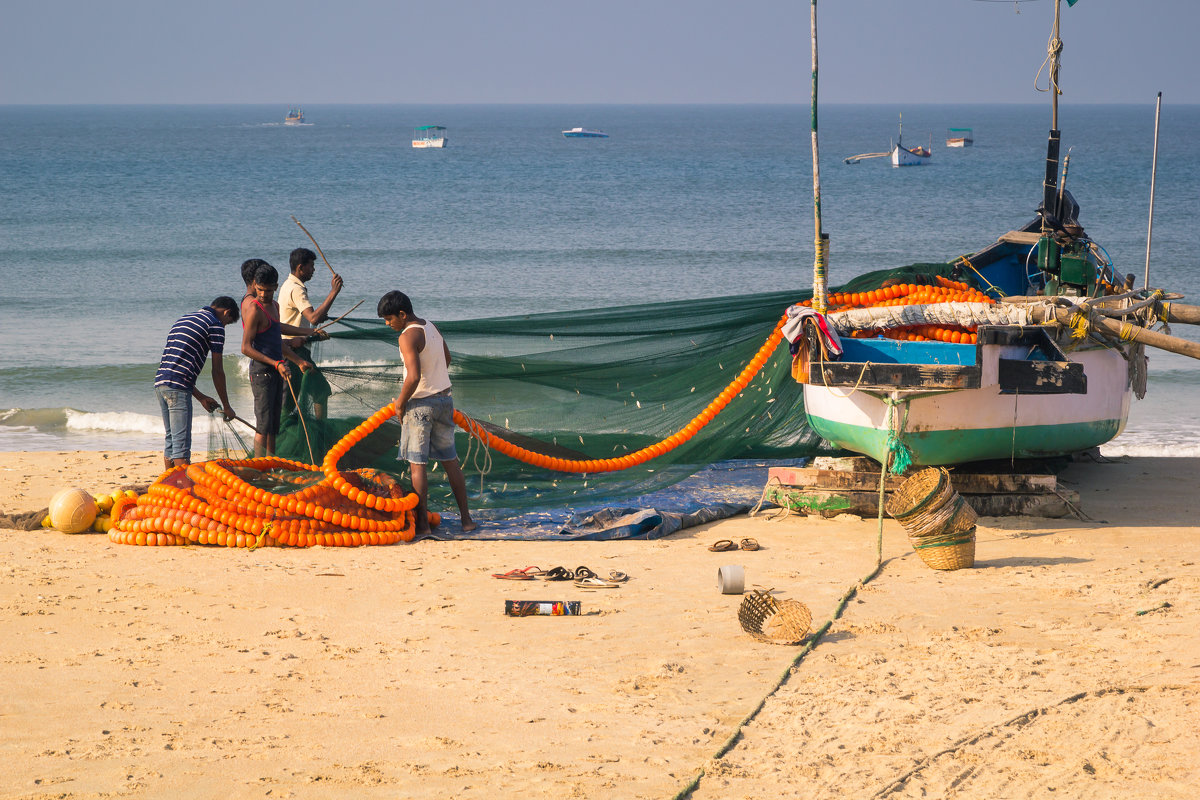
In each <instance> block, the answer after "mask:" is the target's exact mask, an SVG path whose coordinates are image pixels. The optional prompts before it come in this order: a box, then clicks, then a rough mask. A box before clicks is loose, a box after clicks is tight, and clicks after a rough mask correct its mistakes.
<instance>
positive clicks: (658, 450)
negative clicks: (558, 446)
mask: <svg viewBox="0 0 1200 800" xmlns="http://www.w3.org/2000/svg"><path fill="white" fill-rule="evenodd" d="M807 302H809V301H806V303H805V304H807ZM785 322H787V317H786V316H784V317H783V318H782V319H780V320H779V322H778V323H776V325H775V330H773V331H772V332H771V335H770V336H768V337H767V340H766V341H765V342H763V344H762V346H761V347H760V348H759V349H758V352H756V353H755V354H754V356H753V357H752V358H751V359H750V361H749V363H748V364H747V365H746V367H745V368H744V369H742V371H741V372H740V373H738V375H737V377H736V378H734V379H733V380H732V381H731V382H730V383H729V385H728V386H726V387H725V388H724V389H723V390H722V391H721V392H720V393H719V394H718V395H717V397H716V398H715V399H714V400H713V401H712V402H711V403H709V404H708V406H706V407H705V408H704V410H703V411H701V412H700V413H699V414H697V415H696V416H695V417H693V418H692V419H691V420H689V421H688V423H687V424H685V425H684V426H683V427H682V428H680V429H679V430H677V431H675V432H674V433H672V434H670V435H669V436H666V437H665V438H663V439H662V440H660V441H658V442H655V443H654V444H651V445H648V446H646V447H643V448H642V449H640V450H635V451H634V452H632V453H628V454H626V455H623V456H619V457H617V458H601V459H586V460H573V459H565V458H552V457H550V456H546V455H543V454H541V453H536V452H534V451H532V450H528V449H526V448H524V447H520V446H519V445H515V444H513V443H512V442H509V441H507V440H506V439H503V438H501V437H499V436H497V435H495V434H493V433H491V432H490V431H487V430H484V428H483V427H482V426H481V425H479V424H478V423H477V422H475V420H473V419H471V418H470V417H468V416H467V415H466V414H464V413H462V412H461V411H459V410H457V409H455V411H454V422H455V424H456V425H458V426H459V427H460V428H462V429H463V430H464V431H466V432H467V433H468V434H470V435H471V436H474V437H475V438H476V439H479V440H480V441H481V442H483V443H484V444H485V445H486V446H488V447H490V448H492V449H493V450H498V451H500V452H501V453H503V454H504V455H506V456H509V457H510V458H514V459H516V460H518V461H523V462H525V463H526V464H532V465H534V466H537V467H543V468H544V469H548V470H553V471H555V472H573V473H584V474H595V473H600V472H617V471H619V470H623V469H629V468H631V467H635V466H638V465H639V464H644V463H646V462H647V461H650V460H651V459H654V458H658V457H659V456H661V455H663V454H665V453H669V452H670V451H671V450H674V449H675V448H676V447H678V446H679V445H681V444H683V443H684V442H686V441H688V440H689V439H691V438H692V437H694V436H695V435H696V434H697V433H699V432H700V430H701V429H703V428H704V426H706V425H708V423H710V422H712V420H713V418H714V417H716V415H717V414H719V413H721V411H723V410H724V409H725V406H727V405H729V403H730V402H731V401H732V400H733V398H735V397H737V395H738V394H740V393H741V392H742V391H743V390H744V389H745V388H746V387H747V386H748V385H749V384H750V381H751V380H753V379H754V376H755V375H757V374H758V373H759V371H760V370H761V369H762V368H763V366H764V365H765V364H766V363H767V361H768V360H770V358H771V355H772V354H773V353H774V352H775V348H777V347H778V346H779V343H780V342H781V341H783V332H782V331H783V325H784V323H785ZM330 452H331V453H332V451H330ZM327 460H328V457H327ZM327 474H328V473H327Z"/></svg>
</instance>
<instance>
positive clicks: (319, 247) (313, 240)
mask: <svg viewBox="0 0 1200 800" xmlns="http://www.w3.org/2000/svg"><path fill="white" fill-rule="evenodd" d="M292 222H294V223H296V224H297V225H300V220H298V219H296V217H295V216H294V215H293V216H292ZM300 230H302V231H304V235H305V236H307V237H308V240H309V241H310V242H312V243H313V247H315V248H317V252H318V253H320V254H321V260H322V261H324V262H325V266H327V267H329V274H331V275H337V273H336V272H334V271H333V265H332V264H330V263H329V259H328V258H326V257H325V253H324V251H322V250H321V245H319V244H317V240H316V239H314V238H313V235H312V234H311V233H309V232H308V228H306V227H304V226H303V225H300Z"/></svg>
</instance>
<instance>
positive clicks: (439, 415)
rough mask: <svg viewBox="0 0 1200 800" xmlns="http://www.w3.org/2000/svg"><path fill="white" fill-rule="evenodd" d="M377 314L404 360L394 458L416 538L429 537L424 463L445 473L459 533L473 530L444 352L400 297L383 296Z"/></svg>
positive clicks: (438, 338)
mask: <svg viewBox="0 0 1200 800" xmlns="http://www.w3.org/2000/svg"><path fill="white" fill-rule="evenodd" d="M377 312H378V314H379V316H380V317H382V318H383V321H384V322H385V323H387V326H388V327H389V328H391V329H392V330H394V331H398V332H399V333H400V342H399V344H400V358H401V359H402V360H403V361H404V383H403V384H401V386H400V394H399V395H398V396H397V397H396V418H397V419H399V420H400V426H401V433H400V455H399V459H400V460H402V461H407V462H408V466H409V472H410V474H411V475H412V487H413V491H414V492H415V493H416V495H417V497H418V498H419V502H418V503H417V509H416V514H417V535H418V536H421V535H424V534H427V533H429V506H428V501H429V476H428V473H427V472H426V465H427V464H428V463H429V459H430V458H433V460H435V461H437V462H438V463H440V464H441V465H442V469H444V470H445V471H446V479H447V480H448V481H449V482H450V489H451V490H452V491H453V492H454V500H455V501H456V502H457V503H458V511H459V514H460V515H461V522H462V529H463V531H464V532H467V531H473V530H475V527H476V525H475V522H474V520H472V519H471V512H470V510H469V509H468V508H467V482H466V479H465V478H464V477H463V473H462V468H461V467H460V466H459V464H458V453H457V452H455V450H454V400H453V398H452V397H451V395H450V348H449V347H447V346H446V341H445V340H444V339H443V338H442V334H441V332H440V331H438V329H437V328H436V327H434V324H433V323H432V322H429V321H427V320H423V319H421V318H420V317H418V316H416V315H415V314H414V313H413V308H412V301H411V300H409V299H408V295H406V294H404V292H388V293H387V294H385V295H384V296H383V297H381V298H380V300H379V307H378V309H377Z"/></svg>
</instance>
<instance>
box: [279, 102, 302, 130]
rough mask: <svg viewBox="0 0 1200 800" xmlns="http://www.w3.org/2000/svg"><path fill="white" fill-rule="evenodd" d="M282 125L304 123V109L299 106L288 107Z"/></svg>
mask: <svg viewBox="0 0 1200 800" xmlns="http://www.w3.org/2000/svg"><path fill="white" fill-rule="evenodd" d="M283 124H284V125H303V124H304V109H302V108H300V107H299V106H297V107H295V108H289V109H288V113H287V116H286V117H284V118H283Z"/></svg>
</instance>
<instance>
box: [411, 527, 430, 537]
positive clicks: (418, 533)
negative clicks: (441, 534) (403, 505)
mask: <svg viewBox="0 0 1200 800" xmlns="http://www.w3.org/2000/svg"><path fill="white" fill-rule="evenodd" d="M432 532H433V531H431V530H430V529H429V527H428V526H426V527H425V528H417V531H416V533H415V534H414V536H428V535H429V534H430V533H432Z"/></svg>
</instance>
